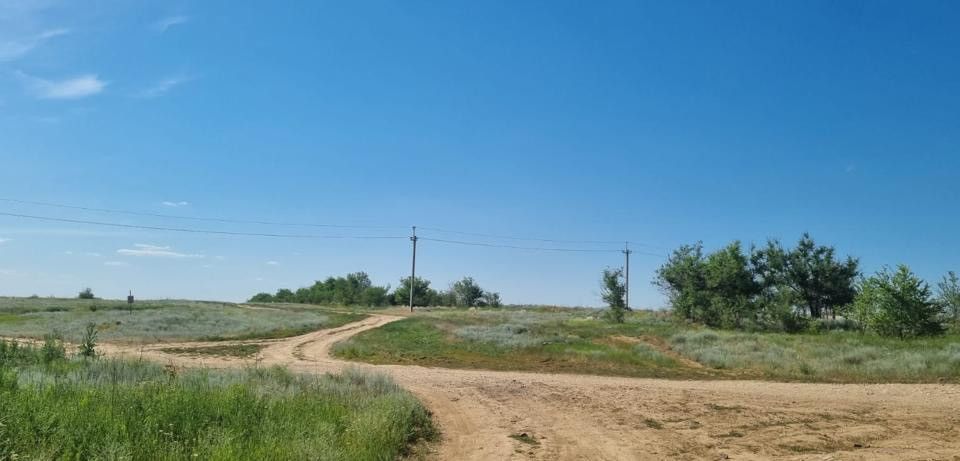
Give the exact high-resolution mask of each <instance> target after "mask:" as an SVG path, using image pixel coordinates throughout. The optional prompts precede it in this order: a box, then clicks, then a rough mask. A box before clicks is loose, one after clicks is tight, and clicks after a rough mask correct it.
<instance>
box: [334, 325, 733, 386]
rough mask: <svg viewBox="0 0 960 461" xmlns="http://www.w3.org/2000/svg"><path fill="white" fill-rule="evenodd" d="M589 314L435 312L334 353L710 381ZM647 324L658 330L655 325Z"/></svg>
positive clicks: (375, 358) (341, 346)
mask: <svg viewBox="0 0 960 461" xmlns="http://www.w3.org/2000/svg"><path fill="white" fill-rule="evenodd" d="M592 315H596V312H593V311H590V310H587V309H584V310H569V309H566V310H558V309H544V310H528V309H498V310H477V311H464V310H436V311H432V312H423V313H421V314H419V315H416V316H414V317H410V318H407V319H404V320H400V321H397V322H393V323H389V324H386V325H384V326H382V327H380V328H377V329H374V330H369V331H366V332H363V333H360V334H359V335H357V336H355V337H353V338H351V339H349V340H347V341H344V342H341V343H338V344H336V345H335V346H334V349H333V350H334V354H335V355H336V356H338V357H341V358H345V359H349V360H360V361H365V362H371V363H401V364H420V365H430V366H444V367H451V368H480V369H491V370H530V371H543V372H573V373H590V374H602V375H626V376H645V377H688V378H695V377H704V376H712V375H714V374H719V373H722V372H712V371H710V370H705V369H700V368H695V367H688V366H685V365H684V363H683V361H682V360H678V358H677V357H674V356H672V355H671V354H670V353H669V351H666V353H665V352H661V351H660V350H658V349H657V348H656V346H654V345H652V344H648V343H646V342H644V341H642V340H636V338H635V337H634V338H631V337H628V336H627V335H628V334H630V333H631V332H632V330H631V327H632V325H612V324H609V323H606V322H602V321H598V320H593V319H591V318H590V317H591V316H592ZM649 325H651V326H652V325H654V323H650V324H649Z"/></svg>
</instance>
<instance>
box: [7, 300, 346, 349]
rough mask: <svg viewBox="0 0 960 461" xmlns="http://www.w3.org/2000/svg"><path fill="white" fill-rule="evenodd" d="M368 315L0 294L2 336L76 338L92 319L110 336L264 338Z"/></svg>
mask: <svg viewBox="0 0 960 461" xmlns="http://www.w3.org/2000/svg"><path fill="white" fill-rule="evenodd" d="M363 317H364V315H363V314H358V313H343V312H335V311H332V310H329V309H324V308H320V307H317V306H304V305H271V306H270V307H262V306H248V305H242V304H230V303H216V302H200V301H179V300H162V301H137V302H136V303H135V304H133V306H132V307H131V306H128V305H127V303H126V301H117V300H101V299H94V300H85V299H56V298H0V336H16V337H32V338H40V337H42V336H44V335H46V334H49V333H51V332H54V331H56V332H59V333H60V334H62V335H63V337H64V338H65V339H67V340H69V341H76V340H78V339H79V338H80V337H81V335H82V334H83V331H84V329H85V328H86V326H87V324H88V323H91V322H92V323H94V324H95V325H96V328H97V332H98V336H99V337H100V339H101V340H107V341H130V342H162V341H187V340H201V339H205V340H221V339H260V338H281V337H288V336H296V335H299V334H303V333H307V332H310V331H314V330H318V329H321V328H334V327H337V326H340V325H343V324H346V323H349V322H353V321H357V320H360V319H362V318H363Z"/></svg>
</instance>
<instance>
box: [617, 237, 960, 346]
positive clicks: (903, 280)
mask: <svg viewBox="0 0 960 461" xmlns="http://www.w3.org/2000/svg"><path fill="white" fill-rule="evenodd" d="M605 278H606V275H605ZM654 285H656V286H658V287H660V288H661V289H662V290H663V291H664V293H665V294H666V295H667V297H668V300H669V302H670V306H671V309H672V310H673V312H674V314H675V315H676V316H678V317H679V318H682V319H684V320H688V321H691V322H696V323H701V324H705V325H707V326H710V327H715V328H732V329H747V330H780V331H788V332H796V331H806V330H809V329H811V328H856V329H860V330H862V331H867V330H870V331H873V332H876V333H878V334H881V335H885V336H897V337H900V338H907V337H913V336H925V335H934V334H939V333H942V332H943V331H945V329H946V328H947V327H950V326H952V327H960V281H958V278H957V275H956V274H955V273H953V272H950V273H948V274H947V275H946V276H945V277H944V278H943V280H942V281H941V282H940V283H939V284H938V286H937V290H936V292H935V291H934V290H933V289H932V288H931V287H930V286H929V284H927V283H926V282H925V281H923V280H922V279H920V278H919V277H918V276H917V275H916V274H914V273H913V272H912V271H911V270H910V268H909V267H907V266H906V265H899V266H897V267H896V268H895V269H891V268H886V267H885V268H883V269H881V270H880V271H878V272H877V273H875V274H872V275H863V274H862V273H861V272H860V268H859V261H858V260H857V259H856V258H852V257H849V256H848V257H840V256H838V255H837V253H836V250H835V249H834V248H833V247H831V246H827V245H818V244H817V243H816V242H815V241H814V240H813V238H812V237H810V235H809V234H803V236H802V237H801V238H800V240H799V241H798V242H797V244H796V246H794V247H792V248H786V247H784V246H783V245H782V244H781V243H780V242H779V241H777V240H770V241H768V242H767V243H766V245H763V246H759V247H757V246H751V247H750V249H749V251H744V249H743V246H742V245H741V243H740V242H739V241H734V242H732V243H730V244H728V245H727V246H725V247H723V248H721V249H719V250H717V251H714V252H712V253H709V254H704V251H703V245H702V243H697V244H694V245H684V246H681V247H680V248H678V249H676V250H674V251H673V253H672V254H671V255H670V256H669V258H668V259H667V262H666V263H665V264H663V265H662V266H661V267H660V268H659V269H658V270H657V273H656V279H655V280H654Z"/></svg>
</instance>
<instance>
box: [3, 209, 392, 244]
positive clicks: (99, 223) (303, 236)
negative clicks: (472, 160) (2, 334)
mask: <svg viewBox="0 0 960 461" xmlns="http://www.w3.org/2000/svg"><path fill="white" fill-rule="evenodd" d="M0 216H10V217H14V218H27V219H36V220H40V221H53V222H65V223H72V224H90V225H95V226H108V227H121V228H125V229H142V230H157V231H169V232H187V233H191V234H213V235H231V236H244V237H276V238H297V239H405V238H407V237H405V236H386V235H311V234H271V233H261V232H232V231H220V230H208V229H190V228H185V227H164V226H142V225H138V224H121V223H111V222H102V221H87V220H83V219H67V218H52V217H49V216H35V215H27V214H18V213H4V212H0Z"/></svg>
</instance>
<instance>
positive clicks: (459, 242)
mask: <svg viewBox="0 0 960 461" xmlns="http://www.w3.org/2000/svg"><path fill="white" fill-rule="evenodd" d="M417 239H418V240H426V241H429V242H440V243H449V244H454V245H468V246H479V247H490V248H509V249H514V250H539V251H560V252H576V253H620V252H622V251H623V250H609V249H599V248H551V247H527V246H519V245H501V244H496V243H486V242H466V241H462V240H446V239H436V238H431V237H417ZM631 253H634V254H642V255H647V256H663V255H661V254H656V253H646V252H641V251H631Z"/></svg>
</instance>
